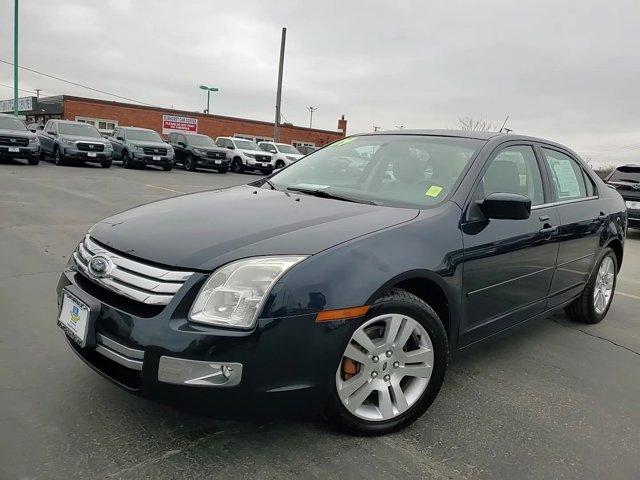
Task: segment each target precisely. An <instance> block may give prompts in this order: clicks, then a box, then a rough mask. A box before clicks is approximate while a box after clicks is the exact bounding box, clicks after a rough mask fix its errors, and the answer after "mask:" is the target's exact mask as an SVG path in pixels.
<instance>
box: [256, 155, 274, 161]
mask: <svg viewBox="0 0 640 480" xmlns="http://www.w3.org/2000/svg"><path fill="white" fill-rule="evenodd" d="M256 160H257V161H258V162H270V161H271V157H270V156H268V155H256Z"/></svg>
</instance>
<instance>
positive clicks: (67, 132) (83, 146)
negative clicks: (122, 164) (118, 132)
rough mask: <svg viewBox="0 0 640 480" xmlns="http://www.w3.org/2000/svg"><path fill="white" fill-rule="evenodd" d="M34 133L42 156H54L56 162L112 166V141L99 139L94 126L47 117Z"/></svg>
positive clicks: (60, 163) (58, 163) (57, 163)
mask: <svg viewBox="0 0 640 480" xmlns="http://www.w3.org/2000/svg"><path fill="white" fill-rule="evenodd" d="M37 135H38V138H39V139H40V144H41V146H42V151H41V156H42V158H44V157H45V156H47V155H48V156H50V157H53V161H54V162H55V164H56V165H68V164H71V163H75V164H83V163H85V162H94V163H99V164H100V165H101V166H102V167H103V168H109V167H110V166H111V157H112V155H113V149H112V148H111V144H110V143H109V142H108V141H107V140H105V139H103V138H102V136H101V135H100V132H99V131H98V129H97V128H96V127H94V126H93V125H89V124H86V123H80V122H73V121H70V120H49V121H48V122H47V123H46V124H45V126H44V129H42V130H40V131H38V133H37Z"/></svg>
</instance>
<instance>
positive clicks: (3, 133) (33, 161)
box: [0, 113, 40, 165]
mask: <svg viewBox="0 0 640 480" xmlns="http://www.w3.org/2000/svg"><path fill="white" fill-rule="evenodd" d="M0 158H25V159H26V160H27V162H29V165H37V164H38V162H39V161H40V142H39V140H38V138H37V137H36V135H35V134H34V133H32V132H30V131H29V130H28V129H27V126H26V125H25V123H24V122H23V121H22V120H20V119H19V118H16V117H14V116H12V115H5V114H2V113H0Z"/></svg>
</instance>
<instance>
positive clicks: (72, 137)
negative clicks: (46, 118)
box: [60, 135, 109, 145]
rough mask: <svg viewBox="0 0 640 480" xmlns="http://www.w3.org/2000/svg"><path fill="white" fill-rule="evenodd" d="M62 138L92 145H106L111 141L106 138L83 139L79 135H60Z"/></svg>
mask: <svg viewBox="0 0 640 480" xmlns="http://www.w3.org/2000/svg"><path fill="white" fill-rule="evenodd" d="M60 138H64V139H67V140H71V141H72V142H90V143H102V144H103V145H106V144H107V143H109V141H108V140H107V139H106V138H97V137H83V136H78V135H60Z"/></svg>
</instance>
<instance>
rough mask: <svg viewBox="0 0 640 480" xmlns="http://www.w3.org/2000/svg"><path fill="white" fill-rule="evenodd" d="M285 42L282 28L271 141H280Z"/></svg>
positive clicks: (285, 38)
mask: <svg viewBox="0 0 640 480" xmlns="http://www.w3.org/2000/svg"><path fill="white" fill-rule="evenodd" d="M286 42H287V29H286V28H285V27H282V35H281V37H280V62H279V63H278V87H277V90H276V121H275V123H274V126H273V140H274V141H275V142H279V141H280V103H281V101H282V70H283V69H284V46H285V43H286Z"/></svg>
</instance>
